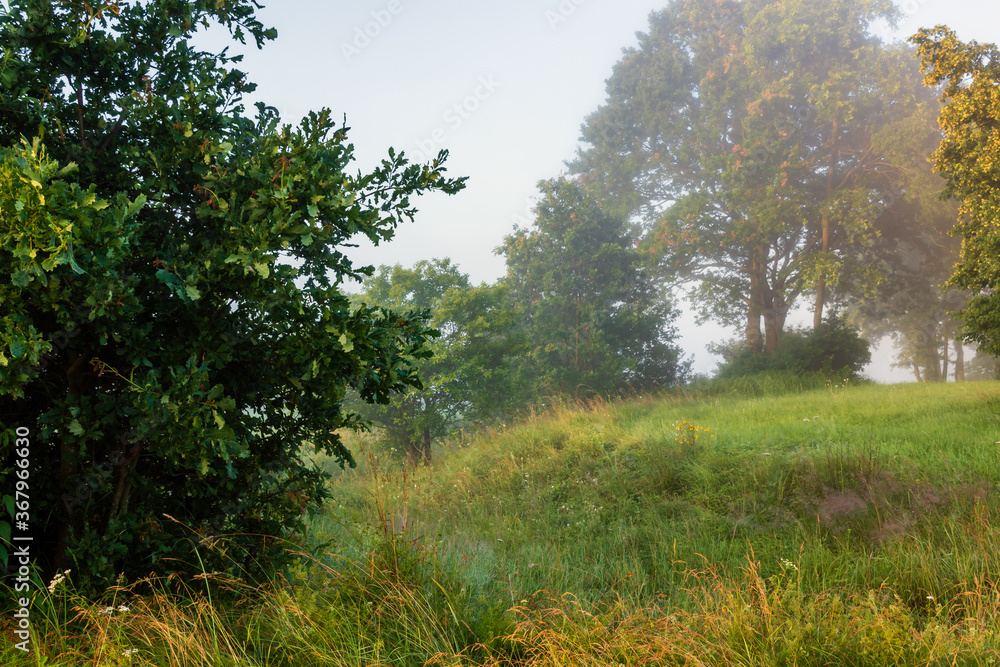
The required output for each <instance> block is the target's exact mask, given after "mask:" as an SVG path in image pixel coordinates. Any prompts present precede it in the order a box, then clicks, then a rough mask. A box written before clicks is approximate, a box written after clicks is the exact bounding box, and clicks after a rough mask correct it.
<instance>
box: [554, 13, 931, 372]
mask: <svg viewBox="0 0 1000 667" xmlns="http://www.w3.org/2000/svg"><path fill="white" fill-rule="evenodd" d="M894 15H895V14H894V8H893V6H892V4H891V3H889V2H885V1H882V0H831V1H830V2H822V3H818V2H814V1H811V0H789V1H788V2H780V3H775V2H768V1H765V0H746V1H745V2H734V1H730V0H689V1H685V2H680V1H678V2H673V3H671V4H670V5H669V6H668V7H667V8H665V9H664V10H662V11H660V12H654V13H653V14H652V15H651V17H650V29H649V32H648V33H646V34H643V35H641V36H640V41H639V45H638V46H637V47H635V48H630V49H627V50H626V52H625V55H624V57H623V58H622V59H621V61H620V62H619V63H618V64H617V65H616V67H615V69H614V72H613V74H612V76H611V78H610V79H609V80H608V86H607V90H608V100H607V102H606V103H605V104H604V105H603V106H602V107H601V108H599V109H598V110H597V111H596V112H595V113H594V114H592V115H591V116H590V117H588V119H587V121H586V123H585V124H584V126H583V140H584V142H585V147H584V148H583V149H582V150H581V151H580V153H579V155H578V157H577V159H576V160H575V161H574V162H573V164H572V168H573V171H574V172H576V173H579V174H581V175H582V176H583V177H584V178H585V179H589V181H590V182H592V183H594V186H595V187H597V188H600V189H601V191H602V192H603V193H605V197H606V198H608V199H609V201H613V202H615V204H614V206H616V207H618V208H619V210H621V211H622V212H623V213H625V214H626V215H629V216H631V217H632V219H634V220H635V221H636V222H638V223H639V224H640V226H641V227H642V229H643V230H644V235H643V239H642V248H643V249H644V250H645V252H646V253H647V254H648V255H649V256H650V257H651V258H652V259H655V260H658V261H659V262H660V269H661V272H662V274H663V275H664V276H665V278H666V279H667V280H668V281H669V282H671V283H673V284H681V283H689V284H691V285H693V287H694V290H693V296H694V298H695V300H696V302H698V303H699V304H700V306H701V309H702V313H703V315H704V316H706V317H714V318H716V319H718V320H720V321H721V322H723V323H725V324H728V325H732V326H741V327H743V330H744V337H745V341H746V344H747V345H748V346H749V347H750V348H751V349H753V350H757V351H760V350H764V351H767V352H769V353H773V352H774V351H775V350H776V349H777V348H778V346H779V345H780V342H781V335H782V331H783V329H784V326H785V319H786V316H787V314H788V312H789V310H790V309H791V308H792V307H793V305H794V304H795V303H796V302H797V300H799V299H800V298H801V297H803V296H804V295H805V294H807V293H812V294H814V295H815V305H814V315H815V321H814V324H815V326H819V324H820V323H821V322H822V320H823V312H824V308H825V307H826V305H827V303H828V302H830V301H831V300H836V299H837V297H838V295H837V294H836V293H833V294H831V292H832V291H833V290H834V288H839V289H840V292H841V294H848V293H851V290H853V289H856V288H859V287H861V286H866V285H869V286H870V285H871V284H873V283H874V282H876V281H877V280H878V278H879V275H878V268H879V264H878V262H877V261H873V258H872V254H871V253H870V252H868V250H867V249H868V248H869V247H870V245H871V243H872V240H873V239H874V238H875V236H876V235H877V223H878V219H879V218H880V216H881V215H882V214H883V212H884V211H885V209H886V208H887V203H889V204H892V203H894V201H895V200H900V201H901V200H905V199H911V198H914V197H917V196H918V193H919V192H920V191H921V189H922V186H923V185H924V184H925V183H926V182H927V181H928V178H929V176H930V172H929V170H927V169H925V168H923V155H922V153H921V151H920V148H921V146H922V145H925V144H926V140H927V136H928V135H929V134H932V133H933V132H934V131H935V128H934V125H933V108H932V106H931V105H932V104H933V99H932V98H929V97H928V96H927V95H926V93H925V91H923V90H922V88H921V86H920V85H919V81H918V76H919V73H918V72H917V70H916V68H915V67H914V66H913V64H912V63H911V62H910V60H911V59H910V55H909V54H908V53H907V52H906V50H905V49H898V48H890V47H887V46H886V45H884V44H882V43H881V41H880V40H879V39H878V38H877V37H875V36H874V35H873V34H872V32H871V30H870V27H871V25H872V24H873V23H874V22H876V21H879V20H889V21H891V20H892V19H893V17H894ZM928 102H930V105H929V104H928ZM762 323H763V326H762Z"/></svg>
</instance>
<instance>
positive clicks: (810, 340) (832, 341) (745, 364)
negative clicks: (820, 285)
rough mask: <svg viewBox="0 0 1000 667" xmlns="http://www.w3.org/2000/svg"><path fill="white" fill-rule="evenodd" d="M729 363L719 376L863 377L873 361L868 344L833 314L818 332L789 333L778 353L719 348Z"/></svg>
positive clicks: (857, 332) (817, 329) (725, 362)
mask: <svg viewBox="0 0 1000 667" xmlns="http://www.w3.org/2000/svg"><path fill="white" fill-rule="evenodd" d="M716 349H717V350H718V352H719V353H720V354H722V355H723V358H724V359H725V361H724V362H723V363H722V364H720V365H719V372H718V374H717V376H716V377H719V378H736V377H743V376H746V375H753V374H756V373H769V372H798V373H825V374H832V375H837V376H846V377H850V378H859V377H860V375H861V371H862V369H864V367H865V365H866V364H868V362H869V361H871V358H872V355H871V350H870V349H869V345H868V341H866V340H865V339H864V338H862V337H861V334H860V333H859V331H858V330H857V329H856V328H854V327H853V326H851V325H849V324H848V323H847V322H846V321H845V320H844V318H843V317H841V316H840V315H830V316H829V317H828V318H827V319H826V320H825V321H824V322H823V323H822V324H820V326H819V327H818V328H816V329H794V330H792V331H788V332H786V333H785V335H784V337H783V338H782V340H781V345H780V346H779V347H778V350H777V351H776V352H775V353H774V354H765V353H762V352H754V351H753V350H751V349H749V348H748V347H746V346H744V345H729V346H719V347H717V348H716Z"/></svg>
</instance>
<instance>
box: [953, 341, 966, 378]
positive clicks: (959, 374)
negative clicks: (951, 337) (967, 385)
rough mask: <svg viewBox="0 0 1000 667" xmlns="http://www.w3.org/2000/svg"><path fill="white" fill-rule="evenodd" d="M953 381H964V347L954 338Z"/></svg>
mask: <svg viewBox="0 0 1000 667" xmlns="http://www.w3.org/2000/svg"><path fill="white" fill-rule="evenodd" d="M955 382H965V347H964V346H963V345H962V341H961V340H959V339H957V338H956V339H955Z"/></svg>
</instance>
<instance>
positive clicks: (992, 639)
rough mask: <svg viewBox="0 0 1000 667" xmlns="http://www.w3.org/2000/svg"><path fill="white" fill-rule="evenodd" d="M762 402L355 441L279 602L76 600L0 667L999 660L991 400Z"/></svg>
mask: <svg viewBox="0 0 1000 667" xmlns="http://www.w3.org/2000/svg"><path fill="white" fill-rule="evenodd" d="M767 382H770V381H765V385H763V386H761V387H758V388H757V389H754V390H753V391H752V392H751V393H752V395H751V396H749V397H748V396H741V395H738V394H733V393H730V390H729V389H727V390H725V391H713V392H705V391H698V392H694V393H689V394H687V395H676V394H674V395H669V396H662V397H644V398H640V399H636V400H629V401H619V402H600V401H592V402H588V403H586V404H571V403H557V404H556V405H554V406H551V409H550V410H549V411H548V412H546V413H545V414H539V415H535V416H534V417H532V418H530V419H528V420H526V421H525V422H523V423H521V424H518V425H514V426H511V427H509V428H496V429H493V430H491V431H489V432H486V433H483V434H479V435H477V436H476V437H474V438H456V439H455V440H453V441H451V442H449V443H445V444H444V445H442V446H440V447H439V448H437V449H436V451H435V464H434V465H433V466H430V467H422V468H418V469H409V468H406V467H403V466H402V465H401V463H400V462H398V461H397V460H395V459H393V458H392V457H388V458H387V457H386V456H380V455H379V454H377V452H378V451H379V450H378V445H377V443H375V442H374V441H371V440H362V441H359V442H357V443H355V446H356V448H357V449H359V450H366V451H367V453H368V455H367V456H366V457H365V462H364V464H363V465H362V466H361V470H360V471H359V472H358V473H353V474H340V473H338V474H337V478H336V480H335V482H334V497H335V500H334V502H333V503H331V505H330V506H329V507H328V508H327V511H326V512H325V513H324V514H322V515H320V516H317V517H316V518H315V519H314V521H313V523H312V526H311V530H310V533H309V534H308V535H305V536H301V537H300V538H299V539H298V542H297V546H292V545H290V546H289V548H290V549H295V550H297V551H296V552H297V553H298V556H299V560H298V564H297V565H296V566H295V567H293V568H292V569H291V570H290V571H289V572H287V575H286V577H285V578H284V579H283V580H282V581H280V582H277V583H275V584H273V585H271V586H268V587H265V588H256V589H248V588H246V587H245V586H243V585H242V584H241V583H240V582H238V581H225V580H220V579H219V578H218V577H217V576H215V575H213V574H212V573H205V575H204V576H203V577H202V578H200V579H199V580H197V581H189V582H180V581H177V580H162V581H152V580H147V581H143V582H135V583H132V584H128V585H126V584H124V583H122V584H121V585H119V586H116V587H112V588H111V589H109V591H108V593H107V597H106V598H105V599H102V600H98V601H89V600H84V599H82V598H80V597H78V596H76V595H75V594H74V593H73V589H72V585H71V584H72V582H71V580H70V581H68V582H66V583H65V584H62V585H60V586H58V587H56V588H55V590H54V592H53V593H52V594H48V593H46V592H43V593H42V594H41V595H40V596H39V598H38V599H37V600H36V601H35V606H34V609H35V615H34V616H33V623H34V629H35V638H34V640H33V646H34V647H35V649H36V653H35V654H34V655H33V656H30V657H24V656H20V655H19V652H16V651H14V650H13V649H12V648H10V647H8V646H5V645H3V644H0V663H3V664H47V665H84V664H91V665H250V666H256V665H407V666H408V665H423V664H436V665H553V666H555V665H584V664H593V665H603V664H625V665H653V664H655V665H661V664H662V665H873V666H874V665H889V664H892V665H928V664H942V665H944V664H948V665H952V664H954V665H987V664H1000V645H998V643H1000V633H998V631H997V628H998V623H997V620H998V611H1000V550H998V549H997V545H998V544H1000V501H998V499H997V493H996V492H997V488H998V482H1000V472H998V471H1000V467H998V463H1000V444H998V442H997V441H1000V411H998V410H997V408H998V407H1000V385H997V384H995V383H982V384H978V383H977V384H968V385H923V386H918V385H905V386H891V387H885V386H877V385H863V386H851V385H850V384H848V385H846V386H845V385H844V384H843V383H836V382H830V383H828V384H826V383H825V384H822V385H820V386H815V387H813V388H812V389H811V390H810V391H806V392H801V393H794V394H789V393H783V388H782V386H781V385H780V384H766V383H767ZM716 389H718V388H716ZM702 429H707V430H702ZM695 435H697V436H698V437H697V438H695V437H694V436H695ZM713 436H714V437H713ZM359 458H360V457H359ZM319 463H320V464H323V463H324V462H323V461H322V460H319ZM324 544H331V545H333V546H331V547H323V546H322V545H324ZM218 546H219V548H223V547H224V544H222V543H220V544H219V545H218ZM210 592H211V593H212V596H211V597H210V596H209V593H210ZM109 609H111V612H110V613H108V610H109ZM123 609H124V611H123ZM7 619H9V616H7V617H5V619H4V621H2V622H7ZM4 634H5V636H10V631H9V628H4ZM126 653H128V654H127V655H126ZM19 661H20V662H19Z"/></svg>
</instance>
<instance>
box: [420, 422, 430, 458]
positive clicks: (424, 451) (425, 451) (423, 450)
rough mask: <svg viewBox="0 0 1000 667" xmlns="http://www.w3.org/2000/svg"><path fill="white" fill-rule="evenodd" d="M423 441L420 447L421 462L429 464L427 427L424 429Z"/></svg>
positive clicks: (428, 433) (428, 430) (428, 432)
mask: <svg viewBox="0 0 1000 667" xmlns="http://www.w3.org/2000/svg"><path fill="white" fill-rule="evenodd" d="M423 436H424V442H423V447H422V448H421V454H422V455H423V462H424V463H425V464H427V465H430V464H431V430H430V429H429V428H425V429H424V433H423Z"/></svg>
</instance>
